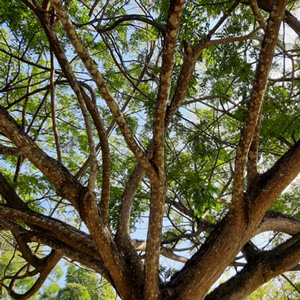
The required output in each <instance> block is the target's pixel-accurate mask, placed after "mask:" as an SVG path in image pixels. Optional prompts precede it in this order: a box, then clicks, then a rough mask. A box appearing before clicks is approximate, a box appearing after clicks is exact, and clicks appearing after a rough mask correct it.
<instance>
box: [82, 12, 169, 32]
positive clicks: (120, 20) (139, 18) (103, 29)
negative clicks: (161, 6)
mask: <svg viewBox="0 0 300 300" xmlns="http://www.w3.org/2000/svg"><path fill="white" fill-rule="evenodd" d="M115 19H117V20H116V21H115V22H114V23H113V24H111V25H105V26H103V27H101V28H97V31H98V32H99V33H104V32H108V31H111V30H113V29H114V28H116V27H117V26H118V25H119V24H121V23H123V22H126V21H140V22H143V23H146V24H149V25H151V26H153V27H155V28H156V29H157V30H158V31H159V32H160V33H163V32H164V27H163V26H162V25H161V24H159V23H158V22H156V21H154V20H151V19H149V18H147V17H145V16H142V15H127V16H120V17H116V18H115ZM93 22H98V19H96V20H93ZM90 23H91V22H90ZM90 23H89V24H90ZM84 25H86V24H84Z"/></svg>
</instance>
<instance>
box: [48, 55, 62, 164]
mask: <svg viewBox="0 0 300 300" xmlns="http://www.w3.org/2000/svg"><path fill="white" fill-rule="evenodd" d="M50 62H51V71H50V97H51V117H52V127H53V133H54V140H55V146H56V155H57V160H58V162H59V163H62V160H61V151H60V145H59V134H58V130H57V124H56V113H55V90H54V89H55V85H54V70H55V61H54V54H53V51H52V50H51V49H50Z"/></svg>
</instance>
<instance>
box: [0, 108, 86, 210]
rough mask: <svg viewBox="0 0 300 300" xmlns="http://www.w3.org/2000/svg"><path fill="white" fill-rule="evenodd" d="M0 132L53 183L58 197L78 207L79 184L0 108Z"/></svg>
mask: <svg viewBox="0 0 300 300" xmlns="http://www.w3.org/2000/svg"><path fill="white" fill-rule="evenodd" d="M0 130H1V131H2V132H3V133H4V134H5V135H6V136H7V137H8V138H9V139H10V140H11V141H12V142H13V143H14V144H15V145H16V146H17V147H18V149H19V151H20V153H21V154H22V155H23V156H25V157H27V158H28V159H29V160H30V161H31V162H32V163H33V164H34V165H35V166H36V167H37V168H38V169H40V171H41V172H42V173H43V174H44V175H45V176H46V177H47V178H48V179H49V180H50V182H51V183H53V185H54V186H55V188H56V191H57V193H58V194H59V195H60V196H62V197H64V198H66V199H68V200H69V201H70V202H71V203H72V204H73V205H74V207H78V203H77V201H78V198H79V196H80V195H81V193H82V192H83V187H82V186H81V184H80V183H79V182H78V181H77V180H76V179H75V178H74V177H73V175H71V174H70V173H69V171H68V170H67V169H66V168H65V167H64V166H63V165H61V164H60V163H59V162H58V161H56V160H55V159H53V158H52V157H50V156H48V155H47V154H46V153H45V152H43V151H42V150H41V149H40V148H39V147H38V146H37V145H36V143H35V142H33V141H32V140H31V139H30V137H29V136H28V135H27V134H25V133H24V132H23V131H22V130H21V128H20V127H19V125H18V124H17V123H16V122H15V121H14V119H13V118H12V117H11V116H10V115H9V114H8V112H7V111H6V110H5V109H4V108H3V107H1V106H0Z"/></svg>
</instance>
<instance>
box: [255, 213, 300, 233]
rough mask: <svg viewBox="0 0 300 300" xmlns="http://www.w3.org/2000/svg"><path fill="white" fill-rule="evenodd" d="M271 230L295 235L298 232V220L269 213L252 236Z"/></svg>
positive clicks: (299, 221)
mask: <svg viewBox="0 0 300 300" xmlns="http://www.w3.org/2000/svg"><path fill="white" fill-rule="evenodd" d="M271 230H272V231H278V232H284V233H286V234H289V235H295V234H297V233H298V232H299V231H300V220H298V219H295V218H293V217H290V216H286V215H284V214H283V213H280V212H273V211H269V212H267V213H266V215H265V216H264V218H263V219H262V221H261V223H260V225H259V226H258V228H257V229H256V231H255V233H254V235H257V234H260V233H262V232H265V231H271Z"/></svg>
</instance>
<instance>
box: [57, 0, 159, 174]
mask: <svg viewBox="0 0 300 300" xmlns="http://www.w3.org/2000/svg"><path fill="white" fill-rule="evenodd" d="M52 4H53V6H54V7H55V9H56V12H57V14H58V17H59V20H60V22H61V24H62V25H63V27H64V28H65V31H66V33H67V35H68V37H69V39H70V41H71V42H72V44H73V46H74V48H75V50H76V52H77V54H78V55H79V57H80V58H81V60H82V62H83V63H84V65H85V67H86V68H87V70H88V71H89V73H90V75H91V76H92V78H93V79H94V81H95V83H96V84H97V87H98V89H99V91H100V93H101V94H102V96H103V98H104V100H105V101H106V104H107V106H108V107H109V109H110V111H111V113H112V115H113V116H114V117H115V119H116V122H117V123H118V125H119V128H120V130H121V132H122V134H123V136H124V138H125V140H126V142H127V145H128V146H129V148H130V150H131V151H132V152H133V153H134V155H135V156H136V158H137V159H138V160H139V162H140V163H141V164H142V166H143V167H144V168H145V170H146V172H147V174H148V176H149V177H150V178H155V177H156V171H155V170H154V168H153V166H152V164H151V163H150V162H149V160H148V159H147V158H146V157H145V154H144V152H143V150H142V149H141V148H140V146H139V145H138V144H137V142H136V140H135V138H134V136H133V133H132V132H131V130H130V128H129V126H128V124H127V122H126V120H125V118H124V116H123V114H122V112H121V111H120V109H119V107H118V104H117V103H116V101H115V99H114V97H113V95H112V94H111V93H110V91H109V90H108V88H107V86H106V83H105V81H104V79H103V77H102V75H101V74H100V72H99V71H98V66H97V64H96V63H95V62H94V61H93V59H92V58H91V57H90V55H89V53H88V52H87V50H86V49H85V47H84V46H83V45H82V42H81V40H80V38H79V37H78V35H77V33H76V31H75V29H74V26H73V24H72V22H71V20H70V19H69V16H68V15H67V13H66V11H65V9H64V7H63V5H62V3H61V2H60V0H52Z"/></svg>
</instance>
